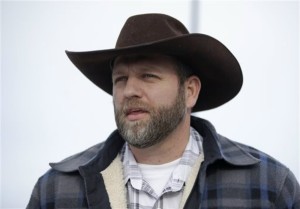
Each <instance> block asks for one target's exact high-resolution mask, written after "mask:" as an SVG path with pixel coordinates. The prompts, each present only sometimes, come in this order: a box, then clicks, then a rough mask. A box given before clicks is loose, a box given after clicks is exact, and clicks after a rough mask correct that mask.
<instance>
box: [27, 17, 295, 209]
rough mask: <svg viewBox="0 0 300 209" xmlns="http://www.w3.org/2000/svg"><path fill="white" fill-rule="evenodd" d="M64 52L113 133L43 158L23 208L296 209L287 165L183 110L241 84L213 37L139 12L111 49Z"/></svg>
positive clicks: (204, 105)
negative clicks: (111, 115) (100, 93)
mask: <svg viewBox="0 0 300 209" xmlns="http://www.w3.org/2000/svg"><path fill="white" fill-rule="evenodd" d="M67 55H68V56H69V58H70V60H71V61H72V62H73V63H74V64H75V65H76V66H77V68H78V69H80V70H81V72H82V73H83V74H84V75H85V76H86V77H88V78H89V79H90V80H91V81H92V82H94V83H95V84H96V85H97V86H99V87H100V88H101V89H102V90H104V91H105V92H107V93H109V94H111V95H112V96H113V104H114V110H115V120H116V124H117V127H118V129H117V130H116V131H114V132H113V133H112V134H111V135H110V136H109V138H108V139H107V140H106V141H105V142H104V143H100V144H98V145H95V146H94V147H91V148H90V149H88V150H86V151H84V152H82V153H79V154H77V155H74V156H71V157H69V158H67V159H65V160H63V161H61V162H59V163H56V164H51V167H52V168H51V170H49V171H48V172H47V173H46V174H45V175H43V176H42V177H41V178H40V179H39V181H38V182H37V184H36V186H35V188H34V190H33V193H32V196H31V199H30V202H29V204H28V206H27V208H32V209H34V208H43V209H44V208H94V209H96V208H101V209H102V208H164V209H169V208H171V209H173V208H188V209H190V208H276V209H277V208H300V187H299V184H298V183H297V181H296V179H295V177H294V175H293V174H292V173H291V171H290V170H289V169H288V168H286V167H285V166H284V165H282V164H280V163H279V162H277V161H276V160H275V159H273V158H271V157H269V156H268V155H266V154H264V153H262V152H260V151H258V150H256V149H253V148H251V147H248V146H246V145H242V144H239V143H237V142H234V141H231V140H229V139H227V138H225V137H223V136H221V135H219V134H218V133H217V132H216V131H215V129H214V128H213V126H212V125H211V124H210V123H209V122H208V121H205V120H203V119H200V118H196V117H193V116H191V113H192V112H197V111H203V110H208V109H212V108H215V107H218V106H220V105H222V104H224V103H226V102H228V101H229V100H231V99H232V98H233V97H235V96H236V95H237V93H238V92H239V90H240V88H241V86H242V80H243V79H242V73H241V69H240V66H239V64H238V62H237V60H236V59H235V57H234V56H233V55H232V54H231V52H230V51H229V50H228V49H227V48H226V47H225V46H224V45H223V44H222V43H220V42H219V41H217V40H215V39H214V38H212V37H209V36H206V35H203V34H189V32H188V31H187V29H186V28H185V27H184V25H182V23H181V22H179V21H178V20H176V19H174V18H172V17H170V16H167V15H163V14H143V15H136V16H132V17H130V18H129V19H128V20H127V21H126V23H125V25H124V26H123V29H122V30H121V32H120V35H119V38H118V40H117V44H116V47H115V49H108V50H100V51H92V52H67Z"/></svg>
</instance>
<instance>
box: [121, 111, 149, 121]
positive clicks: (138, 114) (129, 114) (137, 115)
mask: <svg viewBox="0 0 300 209" xmlns="http://www.w3.org/2000/svg"><path fill="white" fill-rule="evenodd" d="M148 113H149V112H148V111H147V110H145V109H143V108H128V109H127V110H126V111H125V115H126V118H127V119H128V120H130V121H136V120H140V119H143V118H144V117H145V116H146V115H147V114H148Z"/></svg>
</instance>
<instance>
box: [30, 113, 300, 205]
mask: <svg viewBox="0 0 300 209" xmlns="http://www.w3.org/2000/svg"><path fill="white" fill-rule="evenodd" d="M191 126H192V127H193V128H195V129H196V131H197V132H199V133H200V135H201V136H202V137H203V143H202V145H203V152H204V156H205V159H204V162H203V163H202V164H201V168H200V170H199V173H198V177H197V180H196V182H195V184H194V187H193V189H192V191H191V193H190V195H189V197H188V199H187V201H186V203H185V205H184V208H185V209H229V208H230V209H235V208H236V209H249V208H257V209H258V208H261V209H300V186H299V183H298V182H297V180H296V178H295V176H294V175H293V174H292V172H291V171H290V170H289V169H288V168H286V167H285V166H284V165H282V164H281V163H279V162H278V161H276V160H275V159H273V158H272V157H270V156H268V155H266V154H265V153H263V152H260V151H259V150H256V149H254V148H252V147H249V146H246V145H243V144H240V143H237V142H234V141H231V140H229V139H227V138H225V137H223V136H221V135H219V134H218V133H217V132H216V131H215V129H214V127H213V126H212V125H211V124H210V123H209V122H208V121H206V120H203V119H200V118H196V117H192V119H191ZM253 131H255V130H253ZM258 137H259V136H258ZM265 140H268V139H265ZM123 146H124V140H123V139H122V138H121V136H120V135H119V133H118V131H115V132H113V133H112V134H111V135H110V136H109V138H108V139H107V140H106V141H105V142H104V143H100V144H98V145H95V146H93V147H91V148H90V149H88V150H86V151H84V152H81V153H79V154H76V155H74V156H71V157H69V158H67V159H65V160H63V161H62V162H60V163H55V164H51V166H52V169H50V170H49V171H48V172H47V173H46V174H44V175H43V176H42V177H41V178H39V180H38V182H37V183H36V185H35V187H34V190H33V192H32V195H31V198H30V201H29V204H28V205H27V209H53V208H90V209H100V208H101V209H110V208H111V207H112V206H111V205H112V204H111V202H110V200H111V196H113V195H119V196H120V197H121V196H125V195H126V194H125V193H124V194H123V193H120V192H115V193H110V192H108V191H107V188H106V186H105V184H104V178H103V176H102V175H101V173H100V172H101V171H103V170H107V167H109V166H110V164H111V163H112V161H113V160H114V159H116V157H117V156H119V152H120V150H121V149H122V147H123ZM120 164H121V162H120ZM120 167H122V164H121V165H120ZM121 180H122V179H121ZM122 181H123V180H122ZM122 181H120V185H121V186H122V185H123V186H124V182H122ZM114 183H115V184H118V182H114ZM125 198H126V197H124V199H125Z"/></svg>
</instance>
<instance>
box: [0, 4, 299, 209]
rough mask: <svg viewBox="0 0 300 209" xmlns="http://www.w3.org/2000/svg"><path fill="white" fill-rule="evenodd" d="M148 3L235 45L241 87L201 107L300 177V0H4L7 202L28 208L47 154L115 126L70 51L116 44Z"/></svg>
mask: <svg viewBox="0 0 300 209" xmlns="http://www.w3.org/2000/svg"><path fill="white" fill-rule="evenodd" d="M149 12H159V13H166V14H169V15H171V16H174V17H176V18H178V19H179V20H181V21H182V22H183V23H184V24H185V25H186V27H187V28H188V29H190V30H191V31H192V32H201V33H205V34H208V35H211V36H213V37H215V38H217V39H218V40H220V41H221V42H223V43H224V44H225V45H226V46H227V47H228V48H229V49H230V50H231V51H232V52H233V54H235V56H236V57H237V59H238V60H239V62H240V64H241V66H242V69H243V74H244V86H243V88H242V91H241V92H240V94H239V95H238V96H237V97H236V98H235V99H234V100H232V101H231V102H229V103H227V104H226V105H224V106H222V107H220V108H217V109H214V110H210V111H206V112H201V113H197V115H198V116H200V117H203V118H206V119H208V120H210V121H211V122H212V123H213V124H214V125H215V127H216V129H217V131H218V132H219V133H221V134H222V135H225V136H227V137H229V138H231V139H234V140H236V141H239V142H242V143H246V144H249V145H251V146H254V147H256V148H259V149H260V150H262V151H264V152H266V153H268V154H270V155H272V156H273V157H275V158H277V159H278V160H279V161H281V162H282V163H284V164H285V165H287V166H288V167H289V168H290V169H291V170H292V171H293V172H294V174H295V175H296V177H297V178H298V180H299V179H300V142H299V141H300V139H299V138H300V137H299V116H300V115H299V114H300V111H299V79H300V78H299V2H298V1H201V2H198V4H196V3H195V2H194V1H193V2H192V1H183V0H182V1H175V0H165V1H158V0H155V1H153V0H151V1H148V0H144V1H137V0H136V1H111V0H110V1H90V2H84V1H76V2H72V1H56V2H45V1H40V2H39V1H33V2H26V1H23V2H22V1H20V2H9V1H7V2H6V1H3V2H1V161H0V162H1V164H0V166H1V168H0V170H1V195H0V198H1V199H0V203H1V204H0V207H1V208H24V207H25V206H26V204H27V202H28V200H29V197H30V193H31V190H32V188H33V186H34V184H35V182H36V181H37V179H38V177H39V176H41V175H42V174H43V173H44V172H45V171H46V170H47V169H49V166H48V162H55V161H59V160H61V159H63V158H65V157H67V156H69V155H72V154H74V153H76V152H79V151H81V150H84V149H86V148H88V147H90V146H92V145H94V144H96V143H99V142H100V141H103V140H104V139H105V138H106V137H107V136H108V135H109V134H110V132H111V131H113V130H114V129H115V123H114V117H113V109H112V98H111V97H110V96H108V95H107V94H105V93H104V92H102V91H101V90H100V89H98V88H97V87H96V86H95V85H94V84H92V83H91V82H90V81H89V80H88V79H86V78H85V77H84V76H83V75H82V74H81V73H80V72H79V71H78V70H77V69H76V68H75V67H74V66H73V64H72V63H71V62H70V61H69V60H68V58H67V56H66V55H65V53H64V50H66V49H67V50H71V51H72V50H73V51H88V50H97V49H106V48H113V47H114V45H115V41H116V39H117V36H118V34H119V31H120V29H121V27H122V25H123V24H124V22H125V20H126V19H127V17H128V16H131V15H134V14H139V13H149ZM195 20H197V21H195Z"/></svg>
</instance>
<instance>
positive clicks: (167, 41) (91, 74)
mask: <svg viewBox="0 0 300 209" xmlns="http://www.w3.org/2000/svg"><path fill="white" fill-rule="evenodd" d="M66 53H67V55H68V57H69V58H70V60H71V61H72V62H73V63H74V65H75V66H76V67H77V68H78V69H79V70H80V71H81V72H82V73H83V74H84V75H85V76H86V77H87V78H89V79H90V80H91V81H92V82H93V83H94V84H96V85H97V86H98V87H100V88H101V89H102V90H104V91H105V92H107V93H109V94H112V80H111V62H112V60H114V59H115V58H116V57H117V56H120V55H128V54H139V53H141V54H143V53H161V54H165V55H169V56H173V57H175V58H177V59H179V60H180V61H181V62H183V63H184V64H186V65H188V66H189V67H190V68H191V69H192V70H193V73H194V74H195V75H197V76H198V77H199V78H200V80H201V86H202V87H201V92H200V95H199V98H198V101H197V103H196V105H195V107H194V108H193V112H197V111H202V110H208V109H212V108H215V107H218V106H220V105H222V104H224V103H226V102H228V101H229V100H231V99H232V98H233V97H235V96H236V95H237V94H238V92H239V91H240V89H241V87H242V83H243V76H242V72H241V68H240V65H239V63H238V61H237V60H236V58H235V57H234V56H233V54H232V53H231V52H230V51H229V50H228V49H227V48H226V47H225V46H224V45H223V44H222V43H221V42H219V41H218V40H216V39H214V38H212V37H210V36H207V35H204V34H198V33H194V34H191V33H189V32H188V30H187V29H186V28H185V26H184V25H183V24H182V23H181V22H179V21H178V20H176V19H174V18H173V17H170V16H168V15H164V14H141V15H136V16H132V17H129V18H128V20H127V21H126V23H125V24H124V26H123V28H122V30H121V32H120V34H119V37H118V40H117V43H116V47H115V48H113V49H106V50H99V51H87V52H70V51H66Z"/></svg>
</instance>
